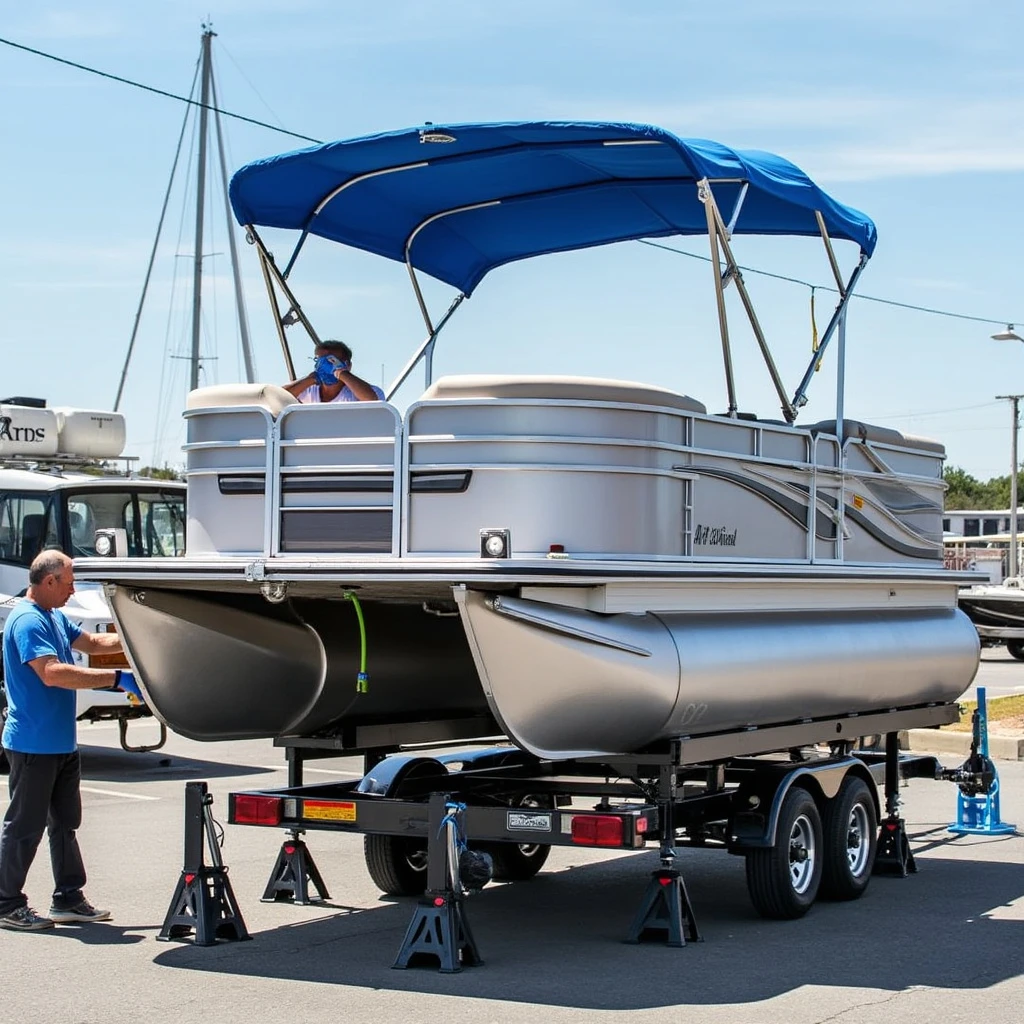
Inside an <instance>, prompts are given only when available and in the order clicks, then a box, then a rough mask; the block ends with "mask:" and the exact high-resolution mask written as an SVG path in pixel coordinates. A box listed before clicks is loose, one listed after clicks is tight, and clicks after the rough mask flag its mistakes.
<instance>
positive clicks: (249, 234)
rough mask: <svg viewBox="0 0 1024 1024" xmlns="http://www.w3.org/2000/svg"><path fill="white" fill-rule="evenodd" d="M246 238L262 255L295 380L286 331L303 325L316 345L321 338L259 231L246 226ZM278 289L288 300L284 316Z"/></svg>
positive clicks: (261, 265)
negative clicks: (295, 325)
mask: <svg viewBox="0 0 1024 1024" xmlns="http://www.w3.org/2000/svg"><path fill="white" fill-rule="evenodd" d="M245 231H246V238H247V240H248V241H250V242H252V244H253V245H255V246H256V250H257V252H258V253H259V255H260V268H261V269H262V271H263V282H264V284H265V285H266V286H267V293H268V295H269V296H270V304H271V306H273V308H274V322H275V323H276V324H277V337H278V340H279V341H280V342H281V350H282V351H283V352H284V361H285V363H286V364H287V366H288V375H289V376H290V377H291V378H292V379H293V380H294V378H295V363H294V362H293V361H292V354H291V350H290V349H289V348H288V341H287V339H286V338H285V336H284V329H285V328H286V327H291V325H292V324H294V323H301V324H302V326H303V327H305V329H306V333H307V334H308V335H309V337H310V339H311V340H312V342H313V344H314V345H319V344H320V338H319V337H318V336H317V333H316V331H315V330H314V329H313V325H312V324H311V323H310V322H309V319H308V317H307V316H306V314H305V313H304V312H303V310H302V307H301V306H300V305H299V301H298V299H296V298H295V295H294V293H293V292H292V290H291V288H290V287H289V285H288V282H287V281H286V280H285V279H284V275H283V274H282V273H281V271H280V270H278V269H277V264H276V263H275V262H274V256H273V253H271V252H270V250H269V249H267V247H266V245H264V244H263V239H262V238H260V236H259V233H258V232H257V230H256V229H255V228H254V227H253V226H252V225H251V224H247V225H246V226H245ZM277 288H280V289H281V292H282V293H283V294H284V296H285V298H286V299H287V300H288V303H289V306H288V310H287V311H286V312H285V313H283V314H282V312H281V306H280V304H279V303H278V301H277V290H276V289H277Z"/></svg>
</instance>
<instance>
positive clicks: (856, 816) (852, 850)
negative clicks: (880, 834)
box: [846, 803, 871, 878]
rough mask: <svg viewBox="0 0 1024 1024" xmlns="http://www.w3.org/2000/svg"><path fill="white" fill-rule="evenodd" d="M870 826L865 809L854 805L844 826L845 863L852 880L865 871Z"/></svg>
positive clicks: (869, 842) (862, 806)
mask: <svg viewBox="0 0 1024 1024" xmlns="http://www.w3.org/2000/svg"><path fill="white" fill-rule="evenodd" d="M870 825H871V823H870V821H869V820H868V811H867V808H866V807H865V806H864V805H863V804H861V803H858V804H855V805H854V806H853V807H852V808H851V810H850V820H849V822H848V823H847V826H846V863H847V864H848V865H849V868H850V874H851V875H853V877H854V878H860V876H861V875H863V874H864V872H865V871H866V870H867V866H868V853H869V852H870V849H871V837H870V834H869V833H870Z"/></svg>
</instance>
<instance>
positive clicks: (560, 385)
mask: <svg viewBox="0 0 1024 1024" xmlns="http://www.w3.org/2000/svg"><path fill="white" fill-rule="evenodd" d="M463 398H538V399H545V398H554V399H562V400H564V401H578V402H588V401H589V402H623V403H628V404H630V405H658V406H662V407H664V408H667V409H681V410H682V411H684V412H698V413H707V411H708V410H707V406H706V405H704V403H703V402H698V401H697V399H696V398H690V396H689V395H680V394H679V393H678V392H675V391H669V390H668V389H667V388H659V387H655V386H653V385H651V384H637V383H635V382H633V381H628V380H608V379H606V378H604V377H562V376H555V375H534V376H525V375H516V376H511V375H502V374H486V373H480V374H459V375H455V376H449V377H440V378H439V379H438V380H436V381H434V383H433V384H431V385H430V387H429V388H427V390H426V391H424V392H423V394H422V396H421V397H420V401H429V400H432V399H434V400H449V399H463Z"/></svg>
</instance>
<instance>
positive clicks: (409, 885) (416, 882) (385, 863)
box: [363, 835, 427, 896]
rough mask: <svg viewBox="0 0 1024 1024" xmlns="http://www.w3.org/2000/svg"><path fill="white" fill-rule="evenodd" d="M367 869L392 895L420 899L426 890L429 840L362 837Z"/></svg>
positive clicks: (378, 883)
mask: <svg viewBox="0 0 1024 1024" xmlns="http://www.w3.org/2000/svg"><path fill="white" fill-rule="evenodd" d="M363 856H364V858H365V859H366V870H367V871H368V872H369V873H370V878H372V879H373V880H374V882H376V884H377V886H378V887H379V888H380V889H381V891H382V892H385V893H387V895H389V896H419V895H420V894H421V893H423V891H424V890H425V889H426V888H427V841H426V840H425V839H410V838H408V837H406V836H381V835H367V836H364V837H363Z"/></svg>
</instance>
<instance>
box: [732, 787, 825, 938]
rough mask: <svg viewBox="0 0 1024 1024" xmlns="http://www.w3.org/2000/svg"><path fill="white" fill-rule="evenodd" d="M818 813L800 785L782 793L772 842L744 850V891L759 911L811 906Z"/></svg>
mask: <svg viewBox="0 0 1024 1024" xmlns="http://www.w3.org/2000/svg"><path fill="white" fill-rule="evenodd" d="M821 836H822V832H821V815H820V814H819V813H818V806H817V804H816V803H815V802H814V797H812V796H811V794H810V793H808V792H807V790H806V789H802V788H800V787H799V786H794V787H793V788H792V789H790V791H789V792H788V793H787V794H786V796H785V798H784V799H783V801H782V807H781V809H780V811H779V820H778V825H777V828H776V833H775V844H774V845H773V846H769V847H765V848H763V849H754V850H750V851H748V853H747V857H746V859H747V891H748V892H749V893H750V899H751V902H752V903H753V904H754V908H755V909H756V910H757V912H758V913H759V914H760V915H761V916H762V917H768V918H774V919H776V920H783V921H785V920H792V919H793V918H797V917H803V915H804V914H806V913H807V911H808V910H810V908H811V904H812V903H813V902H814V899H815V897H816V896H817V895H818V887H819V885H820V884H821V868H822V856H821V854H822V838H821Z"/></svg>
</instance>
